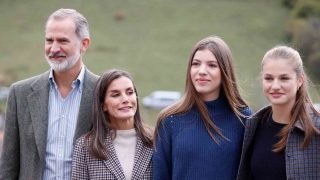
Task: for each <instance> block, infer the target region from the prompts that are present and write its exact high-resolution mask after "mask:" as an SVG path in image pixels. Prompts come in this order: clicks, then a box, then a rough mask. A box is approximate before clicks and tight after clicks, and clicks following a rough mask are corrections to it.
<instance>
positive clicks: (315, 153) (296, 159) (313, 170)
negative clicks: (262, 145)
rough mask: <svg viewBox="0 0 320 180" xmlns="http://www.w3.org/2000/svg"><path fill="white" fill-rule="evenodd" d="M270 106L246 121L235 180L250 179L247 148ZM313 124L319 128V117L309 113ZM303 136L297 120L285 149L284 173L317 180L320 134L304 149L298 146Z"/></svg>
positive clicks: (295, 179)
mask: <svg viewBox="0 0 320 180" xmlns="http://www.w3.org/2000/svg"><path fill="white" fill-rule="evenodd" d="M269 113H271V106H267V107H265V108H263V109H261V110H260V111H259V112H257V113H256V114H254V115H253V116H252V117H250V118H249V119H248V120H247V121H246V130H245V134H244V140H243V146H242V156H241V161H240V167H239V171H238V177H237V180H250V179H251V177H250V162H249V161H250V157H249V156H250V154H249V153H248V152H249V149H250V146H251V144H252V142H253V139H254V135H255V131H256V128H257V126H258V124H259V122H260V121H261V120H262V119H263V118H267V117H269ZM311 117H312V120H313V122H314V124H315V126H316V127H317V128H318V129H320V117H319V116H316V115H314V114H311ZM303 138H304V130H303V128H302V124H301V122H300V121H298V122H297V123H296V124H295V127H294V128H293V129H292V130H291V132H290V133H289V137H288V142H287V145H286V149H285V156H286V157H285V158H286V175H287V179H288V180H289V179H290V180H319V179H320V135H314V136H313V137H312V140H311V142H310V144H309V146H307V147H306V148H304V149H301V148H300V145H301V143H302V142H303Z"/></svg>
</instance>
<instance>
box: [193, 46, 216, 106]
mask: <svg viewBox="0 0 320 180" xmlns="http://www.w3.org/2000/svg"><path fill="white" fill-rule="evenodd" d="M190 76H191V80H192V84H193V85H194V87H195V89H196V91H197V92H198V93H199V95H200V97H201V99H202V100H204V101H211V100H215V99H217V98H218V97H219V92H220V88H221V71H220V67H219V65H218V61H217V59H216V57H215V56H214V55H213V54H212V52H211V51H209V50H208V49H204V50H198V51H197V52H196V53H195V55H194V57H193V60H192V63H191V69H190Z"/></svg>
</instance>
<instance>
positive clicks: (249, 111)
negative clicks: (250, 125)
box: [241, 106, 254, 118]
mask: <svg viewBox="0 0 320 180" xmlns="http://www.w3.org/2000/svg"><path fill="white" fill-rule="evenodd" d="M241 114H242V115H243V116H244V117H245V118H249V117H250V116H251V115H252V114H254V111H253V110H252V109H251V108H250V107H249V106H246V107H244V108H242V109H241Z"/></svg>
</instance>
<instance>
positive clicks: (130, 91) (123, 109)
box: [103, 76, 137, 128]
mask: <svg viewBox="0 0 320 180" xmlns="http://www.w3.org/2000/svg"><path fill="white" fill-rule="evenodd" d="M103 110H104V111H105V112H107V114H108V115H109V118H110V120H111V124H113V125H115V126H116V127H119V125H120V126H122V125H123V124H125V125H129V126H130V127H128V128H133V121H134V115H135V113H136V111H137V96H136V93H135V91H134V86H133V83H132V81H131V80H130V79H129V78H127V77H124V76H122V77H120V78H118V79H115V80H113V81H112V82H111V83H110V85H109V87H108V89H107V92H106V96H105V99H104V107H103Z"/></svg>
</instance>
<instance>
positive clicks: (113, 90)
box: [109, 87, 134, 93]
mask: <svg viewBox="0 0 320 180" xmlns="http://www.w3.org/2000/svg"><path fill="white" fill-rule="evenodd" d="M128 90H134V89H133V87H128V88H126V89H125V91H128ZM119 91H121V90H118V89H111V90H109V92H110V93H112V92H119Z"/></svg>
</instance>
